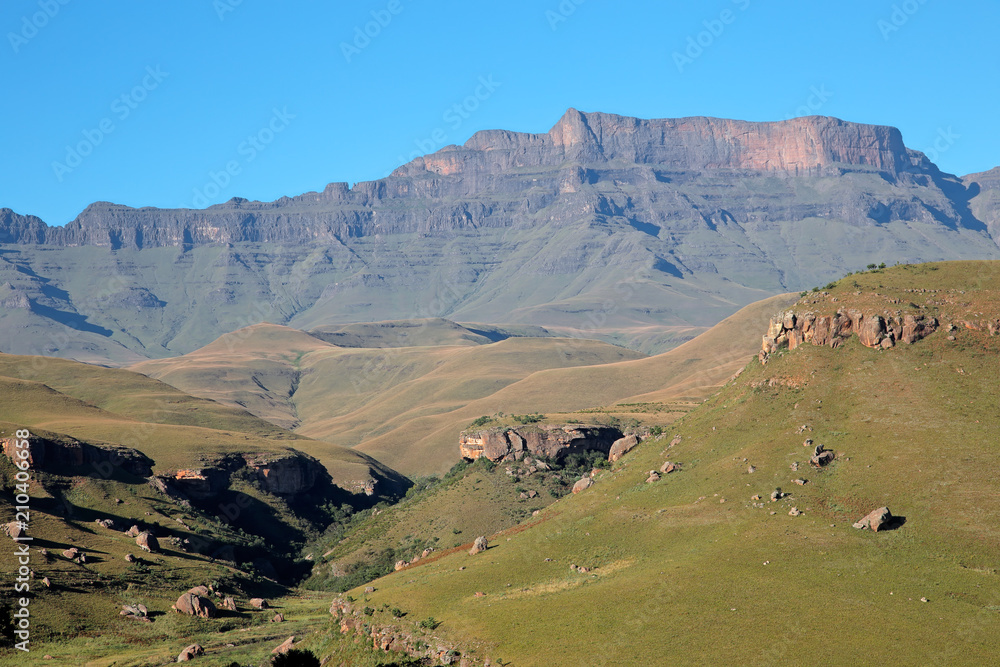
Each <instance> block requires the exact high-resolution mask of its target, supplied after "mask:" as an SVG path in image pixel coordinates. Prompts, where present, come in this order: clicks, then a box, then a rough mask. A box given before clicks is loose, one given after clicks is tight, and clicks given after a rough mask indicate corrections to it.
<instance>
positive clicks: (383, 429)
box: [132, 295, 795, 475]
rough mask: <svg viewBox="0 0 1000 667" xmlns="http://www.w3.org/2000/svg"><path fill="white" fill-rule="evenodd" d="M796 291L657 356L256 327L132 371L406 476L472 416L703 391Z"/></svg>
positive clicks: (577, 344)
mask: <svg viewBox="0 0 1000 667" xmlns="http://www.w3.org/2000/svg"><path fill="white" fill-rule="evenodd" d="M794 300H795V297H794V296H792V295H780V296H777V297H772V298H770V299H767V300H764V301H762V302H759V303H755V304H753V305H751V306H748V307H746V308H744V309H742V310H741V311H740V312H738V313H737V314H735V315H733V316H731V317H730V318H728V319H726V320H725V321H724V322H722V323H720V324H719V325H717V326H716V327H714V328H712V329H711V330H709V331H708V332H707V333H704V334H702V335H701V336H699V337H697V338H695V339H694V340H692V341H690V342H688V343H685V344H684V345H682V346H680V347H678V348H676V349H674V350H671V351H670V352H668V353H665V354H660V355H657V356H654V357H642V355H639V354H636V353H632V352H629V351H627V350H623V349H621V348H615V347H611V346H609V345H606V344H604V343H600V342H597V341H591V340H578V339H565V338H511V339H508V340H504V341H501V342H498V343H493V344H484V345H480V346H469V345H460V346H455V345H438V346H417V347H399V348H387V349H377V348H352V349H344V348H337V347H335V346H332V345H329V344H326V343H323V342H321V341H318V340H316V339H315V338H312V337H310V336H306V335H305V334H303V333H302V332H299V331H295V330H292V329H287V328H285V327H279V326H276V325H260V326H256V327H250V328H248V329H244V330H241V331H237V332H234V333H233V334H228V335H227V336H223V337H222V338H220V339H219V340H218V341H216V342H214V343H212V344H211V345H209V346H207V347H205V348H202V349H201V350H197V351H195V352H192V353H190V354H187V355H184V356H181V357H176V358H172V359H162V360H156V361H148V362H143V363H141V364H138V365H136V366H133V367H132V370H136V371H139V372H141V373H145V374H147V375H149V376H151V377H155V378H157V379H160V380H162V381H164V382H167V383H170V384H172V385H174V386H176V387H178V388H180V389H182V390H183V391H185V392H188V393H191V394H193V395H196V396H202V397H205V398H211V399H214V400H218V401H220V402H222V403H225V404H229V405H239V406H241V407H244V408H246V409H248V410H250V411H251V412H253V413H254V414H256V415H258V416H261V417H264V418H265V419H268V420H270V421H272V422H274V423H277V424H281V425H282V426H285V427H290V428H295V430H296V432H297V433H301V434H303V435H307V436H309V437H312V438H317V439H320V440H323V441H326V442H331V443H335V444H336V445H340V446H344V447H353V448H357V449H358V450H359V451H362V452H365V453H367V454H369V455H371V456H373V457H375V458H377V459H378V460H379V461H382V462H384V463H386V464H387V465H390V466H392V467H393V468H395V469H397V470H400V471H402V472H405V473H407V474H411V475H412V474H429V473H440V472H443V471H445V470H447V469H448V468H450V467H451V466H452V465H453V464H454V463H455V462H456V461H457V460H458V435H459V433H460V432H461V431H462V429H463V428H465V427H466V426H467V425H468V424H469V422H471V421H472V420H474V419H476V418H477V417H480V416H482V415H490V414H495V413H497V412H506V413H508V414H529V413H536V412H541V413H553V412H555V413H558V412H573V411H576V410H581V409H585V408H594V407H600V406H610V405H613V404H615V403H628V402H667V401H683V402H697V401H700V400H702V399H703V398H704V397H705V396H706V395H707V394H708V393H709V392H711V391H713V390H714V388H715V387H718V386H719V385H721V384H722V383H723V382H725V381H726V380H727V379H728V378H729V377H730V376H731V375H732V374H733V373H735V372H736V371H737V370H739V368H741V367H742V366H743V365H744V364H746V362H747V359H749V358H750V356H752V355H753V354H754V353H755V352H756V350H757V348H758V347H759V346H760V333H759V332H760V330H761V329H762V328H765V329H766V327H767V321H768V318H769V317H770V316H771V315H772V314H773V313H774V311H776V310H779V309H780V308H782V307H784V306H785V305H787V304H790V303H792V302H793V301H794ZM401 325H402V323H393V326H392V327H391V329H390V330H394V329H398V328H400V326H401ZM371 326H373V327H374V326H375V325H371ZM403 330H404V331H408V330H411V327H405V328H403ZM434 331H439V332H443V333H444V334H445V335H446V339H447V335H449V334H448V332H451V331H453V328H452V327H446V326H444V325H440V324H439V326H437V327H436V328H435V329H430V330H428V331H426V332H425V335H424V337H423V338H422V339H421V342H425V343H426V342H431V341H432V340H433V338H432V337H431V336H432V333H433V332H434ZM372 340H373V341H381V340H382V335H379V336H376V337H375V338H373V339H372ZM309 451H310V452H314V449H313V448H310V450H309Z"/></svg>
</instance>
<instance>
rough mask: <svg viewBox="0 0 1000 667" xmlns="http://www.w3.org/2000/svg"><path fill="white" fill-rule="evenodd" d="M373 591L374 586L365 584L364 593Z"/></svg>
mask: <svg viewBox="0 0 1000 667" xmlns="http://www.w3.org/2000/svg"><path fill="white" fill-rule="evenodd" d="M374 592H375V587H374V586H365V593H374Z"/></svg>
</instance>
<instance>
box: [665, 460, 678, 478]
mask: <svg viewBox="0 0 1000 667" xmlns="http://www.w3.org/2000/svg"><path fill="white" fill-rule="evenodd" d="M679 467H680V464H678V463H672V462H670V461H666V462H664V464H663V465H662V466H660V472H662V473H663V474H664V475H669V474H670V473H672V472H673V471H675V470H677V469H678V468H679Z"/></svg>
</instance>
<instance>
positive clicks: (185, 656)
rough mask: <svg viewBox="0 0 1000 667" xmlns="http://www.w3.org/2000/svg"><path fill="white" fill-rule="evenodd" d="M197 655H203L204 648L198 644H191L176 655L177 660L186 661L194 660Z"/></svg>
mask: <svg viewBox="0 0 1000 667" xmlns="http://www.w3.org/2000/svg"><path fill="white" fill-rule="evenodd" d="M199 655H205V649H203V648H202V647H201V645H199V644H191V645H190V646H188V647H187V648H185V649H184V650H183V651H181V653H180V655H178V656H177V662H187V661H188V660H194V659H195V658H196V657H198V656H199Z"/></svg>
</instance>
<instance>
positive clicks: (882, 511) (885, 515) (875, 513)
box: [854, 507, 892, 533]
mask: <svg viewBox="0 0 1000 667" xmlns="http://www.w3.org/2000/svg"><path fill="white" fill-rule="evenodd" d="M890 521H892V512H890V511H889V508H888V507H879V508H878V509H877V510H872V511H871V512H869V513H868V514H866V515H865V516H864V517H862V518H861V519H860V520H858V521H857V522H856V523H855V524H854V527H855V528H857V529H859V530H864V529H865V528H868V529H870V530H871V531H872V532H875V533H877V532H878V531H879V530H881V529H883V528H885V526H886V524H887V523H889V522H890Z"/></svg>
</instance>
